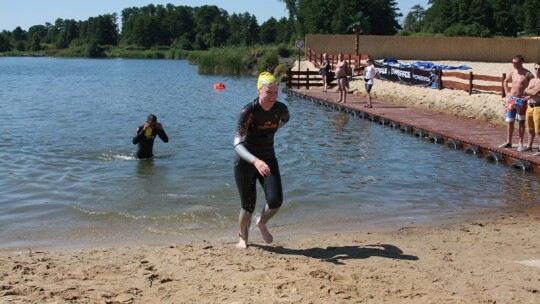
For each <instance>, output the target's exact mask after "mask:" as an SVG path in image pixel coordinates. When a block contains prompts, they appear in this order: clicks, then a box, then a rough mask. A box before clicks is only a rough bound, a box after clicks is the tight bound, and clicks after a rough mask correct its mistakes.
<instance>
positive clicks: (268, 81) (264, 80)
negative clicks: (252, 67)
mask: <svg viewBox="0 0 540 304" xmlns="http://www.w3.org/2000/svg"><path fill="white" fill-rule="evenodd" d="M277 84H278V83H277V81H276V77H274V75H272V73H268V72H262V73H261V74H259V79H258V80H257V90H260V89H261V88H262V87H263V86H264V85H277Z"/></svg>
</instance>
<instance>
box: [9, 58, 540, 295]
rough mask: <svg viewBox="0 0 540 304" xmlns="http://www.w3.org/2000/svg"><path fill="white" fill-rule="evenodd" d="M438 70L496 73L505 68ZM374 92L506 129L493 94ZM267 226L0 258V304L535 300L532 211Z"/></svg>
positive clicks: (380, 85) (538, 257) (377, 88)
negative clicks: (400, 222) (207, 236)
mask: <svg viewBox="0 0 540 304" xmlns="http://www.w3.org/2000/svg"><path fill="white" fill-rule="evenodd" d="M439 63H443V64H449V65H463V64H465V65H469V66H471V67H472V68H473V69H472V71H473V72H474V73H478V74H484V75H494V76H500V75H501V74H502V73H508V72H509V71H510V70H511V68H512V66H511V64H510V63H508V64H489V63H473V62H439ZM302 66H303V67H310V65H309V64H308V63H305V62H304V63H302ZM525 67H526V68H528V69H531V68H532V64H529V63H527V64H525ZM312 68H313V67H310V69H312ZM332 90H333V89H332ZM351 90H352V92H353V94H363V82H362V81H361V80H360V79H358V80H355V81H352V83H351ZM373 96H374V98H375V99H379V100H384V101H386V102H394V103H401V104H405V105H407V106H411V107H418V108H423V109H430V110H433V111H441V112H444V113H450V114H453V115H460V116H465V117H469V118H471V119H478V120H484V121H488V122H491V123H494V124H504V108H503V103H504V99H503V98H501V97H500V96H499V95H497V94H473V95H471V96H469V95H468V93H467V92H461V91H454V90H442V91H439V90H434V89H429V88H416V87H407V86H403V85H398V84H393V83H389V82H385V81H376V83H375V85H374V87H373ZM501 138H503V135H502V134H501ZM270 226H271V225H270ZM271 230H272V231H273V232H275V235H274V236H275V242H274V243H273V244H264V243H263V242H262V239H261V236H260V234H259V233H258V232H257V231H254V232H252V234H251V235H252V237H251V239H250V241H252V242H253V243H252V244H251V246H250V247H249V248H248V249H247V250H244V251H239V250H237V249H236V248H235V246H234V245H235V244H236V242H237V239H236V237H235V236H234V235H231V239H230V241H208V240H201V241H200V242H191V243H186V244H170V245H148V246H133V247H121V246H112V247H109V248H92V249H78V250H57V251H35V250H34V251H32V250H30V249H29V250H28V251H24V252H16V253H9V254H4V255H2V256H0V265H2V267H0V303H385V304H386V303H415V304H416V303H456V304H457V303H485V304H488V303H489V304H495V303H497V304H500V303H525V304H526V303H530V304H533V303H540V249H539V248H540V238H539V237H538V232H539V231H540V209H539V208H538V207H534V209H531V210H525V211H516V212H513V211H511V209H509V210H508V211H505V213H504V214H497V215H493V214H479V215H478V218H477V219H475V220H464V221H462V222H458V223H445V224H432V225H416V224H413V223H411V224H410V225H406V226H399V227H386V228H366V229H360V230H357V231H335V232H326V231H325V232H320V233H318V232H317V231H314V232H313V233H311V234H310V235H304V236H292V235H291V234H290V233H289V232H288V231H287V227H285V228H281V227H280V228H275V227H271Z"/></svg>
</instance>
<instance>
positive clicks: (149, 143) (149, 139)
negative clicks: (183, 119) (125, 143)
mask: <svg viewBox="0 0 540 304" xmlns="http://www.w3.org/2000/svg"><path fill="white" fill-rule="evenodd" d="M156 135H157V136H159V138H160V139H161V140H162V141H163V142H165V143H167V142H169V137H167V133H165V130H164V129H163V125H161V124H160V123H159V122H157V117H156V115H154V114H150V115H148V118H147V119H146V123H145V124H144V125H142V126H139V127H138V128H137V131H135V136H134V137H133V140H132V142H133V144H134V145H137V144H138V145H139V147H138V150H137V158H138V159H144V158H150V157H152V156H154V154H153V149H154V139H156Z"/></svg>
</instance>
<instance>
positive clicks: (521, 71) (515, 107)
mask: <svg viewBox="0 0 540 304" xmlns="http://www.w3.org/2000/svg"><path fill="white" fill-rule="evenodd" d="M524 61H525V60H524V58H523V56H521V55H516V56H514V58H512V65H513V66H514V70H512V71H511V72H510V73H508V76H507V77H506V79H504V82H503V83H504V91H505V92H506V95H507V96H508V102H507V103H506V122H507V123H508V127H507V129H506V142H505V143H503V144H501V145H500V146H499V147H500V148H511V147H512V135H513V134H514V121H516V120H517V121H518V124H519V130H518V132H519V133H518V134H519V146H518V151H523V150H524V149H525V148H526V147H525V146H524V145H523V137H524V136H525V113H526V111H527V104H526V103H525V101H524V100H523V96H524V91H525V88H526V87H527V85H529V81H530V80H531V79H533V78H534V75H533V74H532V73H531V72H530V71H529V70H527V69H525V68H524V67H523V62H524ZM510 83H512V86H511V87H510V86H509V84H510Z"/></svg>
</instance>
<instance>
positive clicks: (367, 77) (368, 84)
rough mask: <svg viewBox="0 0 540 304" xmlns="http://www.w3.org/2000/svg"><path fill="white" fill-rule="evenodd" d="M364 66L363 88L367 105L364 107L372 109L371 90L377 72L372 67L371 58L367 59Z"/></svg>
mask: <svg viewBox="0 0 540 304" xmlns="http://www.w3.org/2000/svg"><path fill="white" fill-rule="evenodd" d="M366 64H367V66H366V68H365V69H364V81H365V84H364V86H365V88H366V97H367V104H366V105H365V107H366V108H373V105H371V88H372V87H373V79H374V78H375V77H377V75H378V74H379V71H378V70H377V68H375V66H374V65H373V60H372V59H371V58H368V59H367V60H366Z"/></svg>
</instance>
